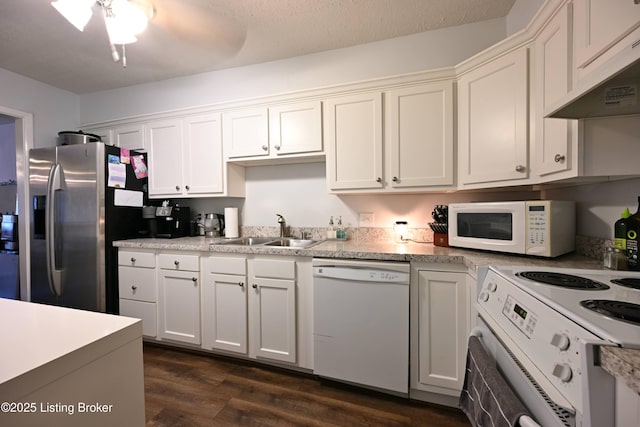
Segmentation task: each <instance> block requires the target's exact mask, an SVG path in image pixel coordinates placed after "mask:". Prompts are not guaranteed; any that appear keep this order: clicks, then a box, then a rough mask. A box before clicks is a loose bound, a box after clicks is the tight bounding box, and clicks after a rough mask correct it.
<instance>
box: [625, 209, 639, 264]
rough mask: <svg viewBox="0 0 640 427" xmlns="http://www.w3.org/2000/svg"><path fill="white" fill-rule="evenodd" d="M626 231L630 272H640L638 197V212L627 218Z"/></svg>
mask: <svg viewBox="0 0 640 427" xmlns="http://www.w3.org/2000/svg"><path fill="white" fill-rule="evenodd" d="M626 229H627V240H626V252H627V260H628V265H629V270H640V261H639V260H638V234H639V233H640V197H638V211H637V212H636V213H634V214H633V215H631V216H630V217H629V218H627V220H626Z"/></svg>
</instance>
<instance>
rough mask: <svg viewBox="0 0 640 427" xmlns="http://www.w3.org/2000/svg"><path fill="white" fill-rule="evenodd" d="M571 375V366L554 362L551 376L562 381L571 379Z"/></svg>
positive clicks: (566, 381)
mask: <svg viewBox="0 0 640 427" xmlns="http://www.w3.org/2000/svg"><path fill="white" fill-rule="evenodd" d="M572 375H573V372H571V366H569V365H567V364H566V363H556V365H555V366H554V367H553V376H554V377H558V378H559V379H560V381H562V382H563V383H568V382H569V381H571V376H572Z"/></svg>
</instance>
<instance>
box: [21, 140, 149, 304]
mask: <svg viewBox="0 0 640 427" xmlns="http://www.w3.org/2000/svg"><path fill="white" fill-rule="evenodd" d="M124 154H126V153H124ZM130 154H131V157H130V158H131V159H133V158H134V156H140V155H142V156H144V155H143V154H140V153H136V152H131V153H130ZM120 155H121V151H120V149H119V148H117V147H112V146H107V145H105V144H103V143H101V142H97V143H88V144H77V145H64V146H58V147H51V148H41V149H32V150H31V151H30V153H29V195H30V197H31V201H32V215H31V224H30V231H31V233H30V235H31V242H30V243H31V245H30V248H31V301H34V302H41V303H46V304H54V305H60V306H65V307H73V308H80V309H86V310H93V311H101V312H108V313H116V314H117V313H118V265H117V264H118V262H117V249H116V248H113V246H112V242H113V241H114V240H122V239H128V238H134V237H139V236H140V235H141V233H142V232H143V230H144V222H143V219H142V207H141V206H138V205H139V204H141V203H140V200H142V204H144V203H146V202H147V178H146V174H138V176H141V175H145V177H141V178H138V176H137V175H136V173H135V171H134V168H133V162H131V163H129V164H126V163H124V165H125V166H124V171H123V167H122V166H121V165H117V166H113V165H115V164H117V163H120V160H119V159H120V158H121V157H120ZM122 158H126V155H125V156H122ZM116 159H118V160H116ZM109 162H111V163H112V166H110V165H109ZM138 164H139V163H138ZM144 164H145V165H146V158H144ZM123 172H124V173H126V178H125V177H123V176H120V175H121V174H122V173H123ZM110 176H111V178H112V179H111V182H110V181H109V177H110ZM114 183H115V184H114ZM108 184H109V185H108ZM112 185H116V186H119V187H117V188H116V187H114V186H112Z"/></svg>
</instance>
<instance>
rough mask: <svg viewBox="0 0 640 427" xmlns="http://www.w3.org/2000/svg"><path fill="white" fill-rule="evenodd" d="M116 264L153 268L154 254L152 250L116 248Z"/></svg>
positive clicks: (154, 263)
mask: <svg viewBox="0 0 640 427" xmlns="http://www.w3.org/2000/svg"><path fill="white" fill-rule="evenodd" d="M118 265H128V266H130V267H144V268H154V267H155V266H156V254H154V253H153V252H135V251H123V250H118Z"/></svg>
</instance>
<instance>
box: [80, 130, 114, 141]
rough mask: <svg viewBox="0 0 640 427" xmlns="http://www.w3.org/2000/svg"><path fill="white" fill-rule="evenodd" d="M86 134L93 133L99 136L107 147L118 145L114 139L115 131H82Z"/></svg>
mask: <svg viewBox="0 0 640 427" xmlns="http://www.w3.org/2000/svg"><path fill="white" fill-rule="evenodd" d="M82 131H84V132H86V133H92V134H94V135H98V136H99V137H100V139H101V140H102V142H104V143H105V144H107V145H117V144H116V142H115V140H114V137H113V129H109V128H94V129H91V128H89V129H82Z"/></svg>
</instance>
